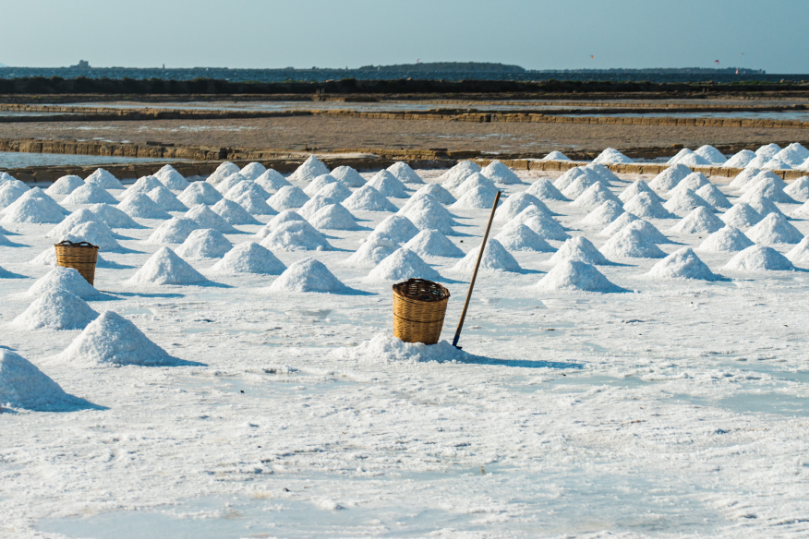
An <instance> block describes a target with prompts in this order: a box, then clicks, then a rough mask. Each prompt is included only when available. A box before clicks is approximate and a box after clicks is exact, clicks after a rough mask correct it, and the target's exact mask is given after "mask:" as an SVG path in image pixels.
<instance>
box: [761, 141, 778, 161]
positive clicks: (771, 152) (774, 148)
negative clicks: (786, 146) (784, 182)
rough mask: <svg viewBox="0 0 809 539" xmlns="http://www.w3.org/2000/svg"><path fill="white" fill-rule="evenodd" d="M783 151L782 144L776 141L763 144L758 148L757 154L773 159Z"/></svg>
mask: <svg viewBox="0 0 809 539" xmlns="http://www.w3.org/2000/svg"><path fill="white" fill-rule="evenodd" d="M780 151H781V146H779V145H778V144H776V143H774V142H773V143H771V144H766V145H764V146H761V147H760V148H759V149H758V150H756V155H757V156H759V157H760V156H764V157H766V158H767V159H771V158H773V157H775V155H776V154H777V153H778V152H780Z"/></svg>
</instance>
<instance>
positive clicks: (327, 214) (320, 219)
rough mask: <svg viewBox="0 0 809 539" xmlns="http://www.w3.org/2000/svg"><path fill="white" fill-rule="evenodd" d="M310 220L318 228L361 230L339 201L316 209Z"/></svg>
mask: <svg viewBox="0 0 809 539" xmlns="http://www.w3.org/2000/svg"><path fill="white" fill-rule="evenodd" d="M310 222H311V224H312V226H313V227H315V228H316V229H318V230H362V227H361V226H360V225H359V224H357V220H356V219H355V218H354V216H353V215H351V212H350V211H348V210H347V209H345V208H344V207H343V206H342V205H341V204H340V203H339V202H338V203H337V204H329V205H327V206H324V207H323V208H320V209H319V210H317V211H316V212H315V214H314V215H313V216H312V218H311V220H310Z"/></svg>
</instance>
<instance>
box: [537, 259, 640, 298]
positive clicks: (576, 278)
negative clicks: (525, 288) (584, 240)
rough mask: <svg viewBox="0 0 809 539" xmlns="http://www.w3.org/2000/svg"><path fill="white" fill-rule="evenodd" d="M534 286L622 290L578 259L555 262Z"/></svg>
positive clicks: (573, 289) (595, 290)
mask: <svg viewBox="0 0 809 539" xmlns="http://www.w3.org/2000/svg"><path fill="white" fill-rule="evenodd" d="M536 286H537V288H539V289H540V290H571V291H582V292H604V293H607V292H623V291H624V290H623V289H622V288H621V287H619V286H617V285H615V284H613V283H611V282H610V281H609V279H607V278H606V277H604V274H603V273H601V272H600V271H598V270H597V269H596V268H594V267H593V266H591V265H590V264H586V263H584V262H580V261H578V260H563V261H562V262H560V263H558V264H556V266H554V267H553V269H551V271H549V272H548V274H547V275H545V277H543V278H542V279H541V280H540V281H539V283H537V285H536Z"/></svg>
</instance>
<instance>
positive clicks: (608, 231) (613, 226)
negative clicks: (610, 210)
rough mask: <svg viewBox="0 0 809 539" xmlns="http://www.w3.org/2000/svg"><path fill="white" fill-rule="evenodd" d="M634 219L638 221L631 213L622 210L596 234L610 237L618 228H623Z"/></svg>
mask: <svg viewBox="0 0 809 539" xmlns="http://www.w3.org/2000/svg"><path fill="white" fill-rule="evenodd" d="M634 221H638V218H637V217H635V215H634V214H633V213H630V212H624V213H622V214H621V215H619V216H618V218H617V219H615V220H614V221H613V222H612V223H610V224H609V225H608V226H607V227H606V228H605V229H604V230H602V231H601V232H600V233H599V234H598V235H599V236H605V237H608V238H611V237H612V236H614V235H615V234H616V233H617V232H618V231H619V230H621V229H623V228H624V227H625V226H627V225H628V224H629V223H632V222H634Z"/></svg>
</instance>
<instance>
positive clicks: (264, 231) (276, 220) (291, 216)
mask: <svg viewBox="0 0 809 539" xmlns="http://www.w3.org/2000/svg"><path fill="white" fill-rule="evenodd" d="M291 221H303V222H304V223H306V222H307V221H306V219H304V218H303V217H301V216H300V214H299V213H298V212H296V211H293V210H284V211H282V212H281V213H279V214H278V215H276V216H275V217H273V218H272V219H270V222H269V223H267V224H266V225H264V226H263V227H262V228H261V230H259V231H258V232H256V236H258V237H259V238H266V237H267V236H269V235H270V232H272V231H273V230H275V229H276V228H278V227H279V226H280V225H281V224H283V223H288V222H291Z"/></svg>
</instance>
